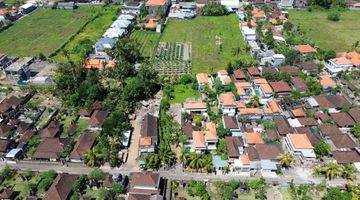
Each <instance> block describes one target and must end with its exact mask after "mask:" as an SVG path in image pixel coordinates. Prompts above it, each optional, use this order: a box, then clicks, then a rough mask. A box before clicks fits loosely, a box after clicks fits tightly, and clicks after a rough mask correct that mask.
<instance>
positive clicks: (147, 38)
mask: <svg viewBox="0 0 360 200" xmlns="http://www.w3.org/2000/svg"><path fill="white" fill-rule="evenodd" d="M130 37H131V38H133V39H135V40H136V41H137V42H138V43H139V44H140V46H141V47H140V51H141V54H142V55H143V56H144V57H153V56H154V54H155V49H156V47H157V46H158V43H159V40H160V37H161V34H160V33H156V32H153V31H144V30H135V31H133V32H132V33H131V36H130Z"/></svg>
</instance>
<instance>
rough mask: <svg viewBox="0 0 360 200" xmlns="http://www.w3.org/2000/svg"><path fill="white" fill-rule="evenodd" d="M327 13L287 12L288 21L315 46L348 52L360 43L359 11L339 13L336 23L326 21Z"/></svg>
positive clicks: (318, 11) (320, 11)
mask: <svg viewBox="0 0 360 200" xmlns="http://www.w3.org/2000/svg"><path fill="white" fill-rule="evenodd" d="M329 12H331V11H322V10H313V11H312V12H308V11H307V10H289V14H290V20H291V21H292V22H293V23H294V24H297V25H299V26H300V28H301V30H302V31H304V32H305V34H306V36H307V37H308V38H310V39H311V40H312V41H313V42H314V43H315V44H316V45H317V46H319V47H320V48H322V49H325V50H335V51H336V52H339V51H346V50H349V49H350V48H351V46H352V44H353V43H355V42H356V41H360V20H359V19H360V11H345V12H341V16H340V21H338V22H333V21H330V20H328V19H327V15H328V13H329Z"/></svg>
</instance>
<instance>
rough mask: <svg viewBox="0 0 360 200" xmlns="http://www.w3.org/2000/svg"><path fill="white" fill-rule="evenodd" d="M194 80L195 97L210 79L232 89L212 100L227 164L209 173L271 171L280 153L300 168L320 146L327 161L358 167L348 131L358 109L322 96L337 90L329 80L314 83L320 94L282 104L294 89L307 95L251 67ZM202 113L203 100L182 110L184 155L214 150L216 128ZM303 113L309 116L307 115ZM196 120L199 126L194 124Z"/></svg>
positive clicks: (296, 84) (295, 82) (298, 82)
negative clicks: (326, 149)
mask: <svg viewBox="0 0 360 200" xmlns="http://www.w3.org/2000/svg"><path fill="white" fill-rule="evenodd" d="M196 77H197V81H198V88H199V90H200V91H203V90H204V88H205V87H209V88H212V87H213V85H214V82H215V80H214V79H219V80H220V81H221V83H222V84H223V85H230V84H234V85H235V87H236V92H235V93H234V92H225V93H221V94H220V95H219V96H218V108H219V109H220V110H221V113H222V115H223V116H222V123H223V127H224V128H225V129H226V130H228V131H229V132H230V134H229V135H227V136H225V141H226V144H227V155H228V160H227V161H226V162H224V161H222V162H216V161H214V165H215V167H217V168H223V167H230V169H232V170H234V171H236V170H240V171H249V170H262V171H264V170H265V171H266V170H270V171H275V170H276V169H277V166H278V165H279V157H280V156H281V155H282V154H284V152H290V153H291V154H293V155H295V157H296V159H298V160H299V161H300V162H306V161H310V162H316V161H315V158H316V155H315V153H314V146H315V145H316V144H317V143H319V142H322V141H324V142H326V143H327V144H329V145H330V147H331V155H330V159H333V160H335V161H336V162H338V163H341V164H344V163H352V164H354V163H355V164H357V165H359V162H360V151H359V148H358V147H359V143H358V141H357V140H356V139H355V138H354V137H353V136H352V135H351V133H350V131H351V127H353V126H354V125H355V124H357V123H359V122H360V118H359V117H360V108H358V107H357V106H356V104H355V103H354V101H353V100H352V99H351V98H350V97H348V96H347V95H342V94H330V93H329V92H328V88H329V87H336V85H337V84H340V83H338V82H336V81H335V80H334V79H332V78H331V77H330V76H327V75H323V76H320V77H319V80H318V81H319V82H320V84H321V86H322V87H323V92H322V94H320V95H318V96H310V97H304V98H302V99H301V100H300V101H297V102H295V103H294V102H292V103H288V102H286V101H285V100H284V98H285V97H287V96H290V95H291V91H293V90H298V88H300V87H302V90H303V92H305V91H306V90H308V88H307V86H306V84H304V83H303V80H302V79H301V78H299V77H295V76H294V77H292V81H291V82H290V83H288V82H286V81H278V82H268V81H267V80H266V79H265V78H263V77H262V72H261V71H260V70H258V69H257V68H256V67H253V68H249V69H248V70H247V71H243V70H240V69H239V70H235V71H234V72H233V73H231V74H230V73H228V72H227V71H226V70H220V71H219V72H217V74H216V76H209V75H208V74H205V73H201V74H197V76H196ZM247 77H250V78H247ZM274 94H278V96H277V95H274ZM254 96H256V97H258V98H259V105H258V106H254V105H251V106H250V105H249V103H250V102H251V101H252V98H253V97H254ZM207 110H208V109H207V106H206V103H205V100H199V101H188V102H185V103H184V104H183V113H187V114H186V116H187V117H186V118H185V119H184V120H183V122H182V130H183V132H184V134H186V135H187V136H188V138H189V141H188V143H187V146H188V148H189V151H194V152H197V153H203V152H205V151H210V152H214V150H216V144H217V142H218V140H219V138H218V136H217V134H216V133H217V132H216V130H217V127H218V126H219V124H216V123H215V122H210V121H209V119H208V113H207ZM309 110H310V111H312V112H313V113H312V114H309ZM198 117H200V119H201V121H200V122H199V120H196V118H198ZM264 120H270V121H271V122H272V123H274V125H275V126H274V127H273V128H271V127H268V126H266V125H264V124H263V123H262V122H263V121H264ZM215 160H216V159H215ZM217 164H218V166H217Z"/></svg>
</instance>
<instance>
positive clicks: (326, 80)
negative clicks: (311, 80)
mask: <svg viewBox="0 0 360 200" xmlns="http://www.w3.org/2000/svg"><path fill="white" fill-rule="evenodd" d="M320 84H321V86H322V87H323V88H324V89H327V88H334V87H336V82H335V81H334V80H333V79H332V78H330V76H327V75H324V76H320Z"/></svg>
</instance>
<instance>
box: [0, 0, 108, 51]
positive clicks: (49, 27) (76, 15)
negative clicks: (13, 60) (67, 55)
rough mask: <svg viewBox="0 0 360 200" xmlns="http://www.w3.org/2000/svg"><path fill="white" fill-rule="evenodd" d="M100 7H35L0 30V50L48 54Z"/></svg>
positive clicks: (74, 32)
mask: <svg viewBox="0 0 360 200" xmlns="http://www.w3.org/2000/svg"><path fill="white" fill-rule="evenodd" d="M100 9H101V7H100V6H80V7H79V8H78V9H76V10H75V11H72V10H64V9H56V10H53V9H45V8H44V9H38V10H36V11H34V12H33V13H31V14H30V15H28V16H26V17H24V18H23V19H21V20H18V21H16V22H15V23H14V25H13V26H11V27H9V28H8V29H6V30H4V31H2V32H1V33H0V51H2V52H5V53H6V54H9V55H12V56H34V55H39V53H43V54H44V55H46V56H48V55H50V54H51V53H53V52H54V51H55V50H56V49H58V48H59V47H61V45H63V44H64V43H65V42H66V41H68V40H69V39H70V37H71V36H72V35H74V34H76V32H77V31H78V30H79V29H80V28H81V26H83V25H84V24H85V23H86V22H88V21H89V20H90V19H91V18H93V17H94V16H95V15H96V13H97V12H98V11H99V10H100Z"/></svg>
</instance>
